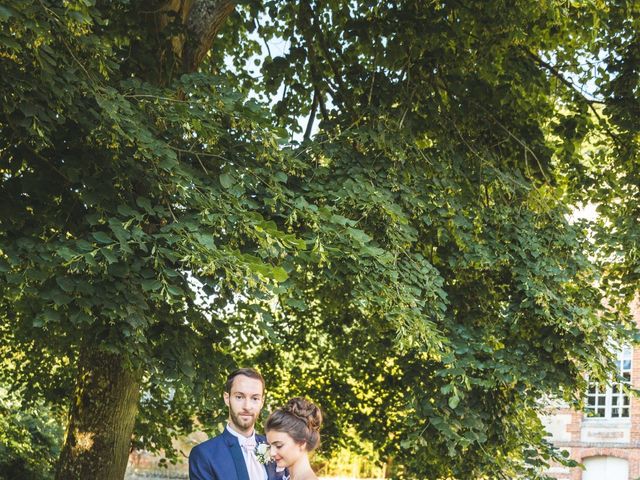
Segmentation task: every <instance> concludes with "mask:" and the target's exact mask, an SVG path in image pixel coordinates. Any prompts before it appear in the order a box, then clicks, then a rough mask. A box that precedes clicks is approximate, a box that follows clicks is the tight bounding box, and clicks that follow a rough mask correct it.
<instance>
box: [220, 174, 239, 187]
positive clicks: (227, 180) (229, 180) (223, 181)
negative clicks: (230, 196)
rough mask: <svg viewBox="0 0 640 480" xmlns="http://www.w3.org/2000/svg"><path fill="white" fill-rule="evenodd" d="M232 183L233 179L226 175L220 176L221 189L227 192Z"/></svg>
mask: <svg viewBox="0 0 640 480" xmlns="http://www.w3.org/2000/svg"><path fill="white" fill-rule="evenodd" d="M234 183H235V182H234V180H233V177H232V176H231V175H229V174H228V173H223V174H221V175H220V185H222V188H225V189H227V190H228V189H230V188H231V187H233V185H234Z"/></svg>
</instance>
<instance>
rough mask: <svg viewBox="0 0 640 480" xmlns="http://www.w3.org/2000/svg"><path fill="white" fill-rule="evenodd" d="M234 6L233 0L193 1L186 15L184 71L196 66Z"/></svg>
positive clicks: (191, 69) (192, 69) (183, 53)
mask: <svg viewBox="0 0 640 480" xmlns="http://www.w3.org/2000/svg"><path fill="white" fill-rule="evenodd" d="M235 6H236V2H235V0H195V1H194V3H193V6H192V8H191V9H190V11H189V14H188V17H187V24H186V27H187V40H186V42H185V45H184V50H183V52H182V68H183V71H184V72H186V73H189V72H194V71H195V70H196V69H197V68H198V66H199V65H200V63H201V62H202V60H203V59H204V57H205V55H206V54H207V52H208V51H209V50H210V49H211V46H212V45H213V40H214V39H215V37H216V35H217V34H218V32H219V31H220V29H221V28H222V26H223V25H224V22H225V20H226V19H227V17H228V16H229V15H230V14H231V12H233V10H234V8H235Z"/></svg>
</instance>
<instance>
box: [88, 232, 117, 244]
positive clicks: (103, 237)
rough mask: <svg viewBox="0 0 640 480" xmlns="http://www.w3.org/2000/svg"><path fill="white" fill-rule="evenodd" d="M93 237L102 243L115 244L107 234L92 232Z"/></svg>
mask: <svg viewBox="0 0 640 480" xmlns="http://www.w3.org/2000/svg"><path fill="white" fill-rule="evenodd" d="M91 236H92V237H93V238H95V239H96V240H97V241H98V242H100V243H105V244H106V243H113V239H112V238H111V237H110V236H109V235H107V234H106V233H105V232H92V233H91Z"/></svg>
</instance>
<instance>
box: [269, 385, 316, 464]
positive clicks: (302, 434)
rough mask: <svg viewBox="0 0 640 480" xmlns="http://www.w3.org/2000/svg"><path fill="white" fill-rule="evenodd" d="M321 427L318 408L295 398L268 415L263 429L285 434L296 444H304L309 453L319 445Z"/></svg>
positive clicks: (304, 399) (302, 399)
mask: <svg viewBox="0 0 640 480" xmlns="http://www.w3.org/2000/svg"><path fill="white" fill-rule="evenodd" d="M321 425H322V412H321V411H320V408H318V406H317V405H315V404H314V403H312V402H310V401H309V400H307V399H306V398H302V397H295V398H292V399H291V400H289V401H288V402H287V403H286V405H284V406H282V407H280V408H278V409H276V410H275V411H274V412H273V413H272V414H271V415H269V418H267V423H266V424H265V426H264V429H265V431H267V432H268V431H270V430H275V431H277V432H284V433H287V434H289V435H290V436H291V438H293V439H294V440H295V441H296V442H297V443H303V442H306V444H307V446H306V449H307V451H308V452H310V451H312V450H314V449H315V448H317V446H318V444H319V443H320V427H321Z"/></svg>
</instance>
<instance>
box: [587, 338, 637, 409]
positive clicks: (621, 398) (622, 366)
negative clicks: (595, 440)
mask: <svg viewBox="0 0 640 480" xmlns="http://www.w3.org/2000/svg"><path fill="white" fill-rule="evenodd" d="M616 364H617V367H618V369H617V374H618V375H619V377H620V378H616V379H614V380H613V381H612V382H610V383H609V384H607V385H606V386H603V385H601V384H598V383H597V382H591V381H590V382H589V386H588V389H587V396H586V401H585V410H584V414H585V418H587V419H589V420H624V421H626V420H629V419H630V418H631V397H630V395H629V392H628V389H629V388H630V387H631V371H632V368H633V349H632V348H631V347H624V348H622V349H621V350H619V351H618V355H617V359H616ZM603 387H604V388H603Z"/></svg>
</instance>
